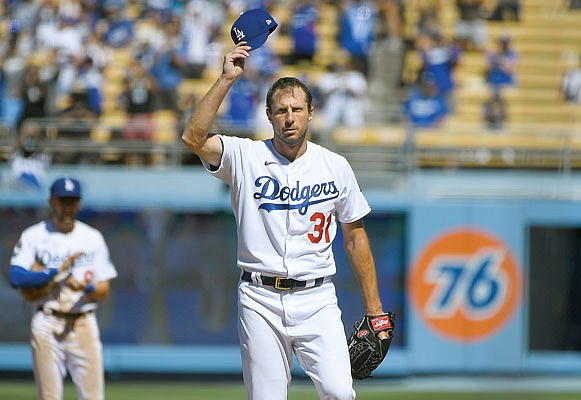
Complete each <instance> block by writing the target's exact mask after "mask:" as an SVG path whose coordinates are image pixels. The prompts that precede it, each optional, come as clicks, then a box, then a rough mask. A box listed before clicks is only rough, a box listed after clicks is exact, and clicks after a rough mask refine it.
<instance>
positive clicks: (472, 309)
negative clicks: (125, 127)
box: [0, 167, 581, 375]
mask: <svg viewBox="0 0 581 400" xmlns="http://www.w3.org/2000/svg"><path fill="white" fill-rule="evenodd" d="M0 172H2V173H3V175H4V176H5V174H6V171H0ZM69 172H70V173H71V174H73V175H74V176H76V177H78V178H79V179H80V180H81V182H82V183H83V184H84V186H85V193H86V195H85V198H84V200H83V211H82V213H81V214H80V218H81V219H83V220H86V221H87V222H89V223H91V224H93V225H95V226H97V227H98V228H99V229H101V230H102V231H103V232H104V234H105V237H106V239H107V241H108V244H109V246H110V248H111V253H112V258H113V261H114V262H115V264H116V265H117V268H118V269H119V271H120V276H119V278H118V279H117V280H115V281H114V282H113V291H112V294H111V297H110V298H109V299H107V300H106V301H105V302H103V304H102V305H101V307H100V309H99V320H100V325H101V331H102V337H103V341H104V344H105V349H104V352H105V365H106V369H107V370H108V371H109V372H113V373H114V372H119V373H122V372H162V373H163V372H166V373H174V372H180V373H238V372H240V358H239V354H238V346H237V338H236V318H235V314H236V309H235V306H236V304H235V303H236V299H235V290H236V283H237V277H238V272H237V269H236V268H235V267H234V266H233V265H234V259H235V232H234V229H235V225H234V221H233V218H232V215H231V212H230V209H229V195H228V192H227V190H226V188H225V187H224V185H223V184H222V183H221V182H219V181H218V180H216V179H213V178H212V177H210V176H209V175H208V174H206V173H205V172H203V171H200V170H199V169H198V168H195V167H194V168H191V169H182V170H175V171H174V170H169V169H167V170H166V169H160V170H135V171H131V170H129V171H124V172H123V173H119V171H118V170H113V169H108V168H91V169H82V168H80V169H77V170H74V171H66V170H63V169H58V168H54V169H52V170H51V171H50V178H53V177H55V176H59V175H62V174H65V173H69ZM364 191H365V193H366V195H367V197H368V199H369V202H370V204H371V206H372V208H373V212H372V214H371V215H370V216H369V217H368V218H367V220H366V227H367V229H368V233H369V236H370V240H371V244H372V249H373V251H374V255H375V258H376V263H377V270H378V278H379V283H380V292H381V296H382V300H383V302H384V305H385V307H386V309H389V310H392V311H395V312H396V313H397V314H398V319H397V336H396V339H395V340H394V343H393V348H392V349H391V350H390V354H389V356H388V359H387V361H386V362H384V363H383V364H382V366H381V367H380V369H379V370H378V372H377V374H378V375H407V374H415V373H434V372H436V373H441V372H471V373H481V372H482V373H500V372H508V373H532V372H576V373H579V372H581V324H580V323H579V321H581V318H578V315H581V305H579V306H577V304H581V302H577V300H578V297H576V296H577V295H576V293H577V292H578V291H579V290H578V288H579V287H581V279H580V277H579V276H580V275H581V274H578V273H577V271H578V270H580V269H581V268H579V265H580V264H579V262H581V256H580V253H581V239H580V238H581V234H580V233H579V232H581V203H579V201H580V199H581V180H580V178H579V177H577V176H575V175H557V174H555V173H551V174H542V173H540V174H515V173H508V172H506V173H496V174H491V173H486V172H466V173H421V174H420V173H418V174H416V175H414V176H411V177H410V178H409V179H407V180H405V181H402V182H401V184H400V185H397V188H396V189H393V190H389V191H388V190H378V189H373V190H371V189H365V190H364ZM45 206H46V195H45V194H44V193H25V192H21V191H18V190H15V189H14V188H12V187H9V186H6V185H3V186H2V187H1V188H0V218H2V220H3V224H2V228H0V260H2V264H3V265H4V266H5V267H4V268H3V274H2V275H1V276H0V306H1V307H2V309H3V310H4V312H3V313H2V315H0V342H2V344H1V345H0V369H1V370H30V369H31V361H30V360H31V357H30V350H29V346H28V344H27V340H28V338H27V336H28V333H27V329H28V319H29V313H30V311H29V307H28V305H27V304H25V303H24V302H23V301H22V300H21V299H20V297H19V296H18V293H17V292H16V291H15V290H12V289H11V288H10V287H9V285H8V284H7V268H8V265H7V264H8V262H9V257H10V252H11V250H12V247H13V245H14V242H15V241H16V239H17V235H18V232H19V231H20V230H21V229H22V228H23V227H25V226H27V225H28V224H29V223H32V222H34V221H36V220H38V218H42V217H44V216H45V215H46V207H45ZM337 239H338V240H337V243H338V244H337V245H335V247H334V251H335V254H336V258H337V264H338V273H337V275H336V277H335V279H334V282H335V284H336V286H337V291H338V297H339V302H340V305H341V307H342V309H343V318H344V322H345V325H346V330H347V331H350V330H351V326H352V324H353V322H354V320H355V319H356V318H357V317H358V316H359V315H360V314H361V313H362V310H363V304H362V302H361V299H360V295H359V292H358V289H357V287H356V285H355V283H354V279H353V276H352V273H351V271H350V269H349V266H348V262H347V259H346V255H345V253H344V251H343V249H342V248H341V246H340V243H341V238H340V237H338V238H337ZM330 334H331V333H330ZM296 371H297V372H299V371H298V369H297V370H296Z"/></svg>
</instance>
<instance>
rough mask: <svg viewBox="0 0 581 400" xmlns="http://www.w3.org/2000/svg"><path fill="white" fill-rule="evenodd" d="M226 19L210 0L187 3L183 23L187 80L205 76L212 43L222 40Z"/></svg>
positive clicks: (193, 0) (182, 34)
mask: <svg viewBox="0 0 581 400" xmlns="http://www.w3.org/2000/svg"><path fill="white" fill-rule="evenodd" d="M224 19H225V18H224V13H223V12H222V11H221V9H220V8H219V7H218V6H216V5H215V4H214V3H212V2H210V1H208V0H190V1H189V2H188V3H187V5H186V8H185V12H184V14H183V16H182V22H181V37H182V39H183V45H182V46H183V48H182V54H183V59H184V61H185V70H184V75H185V78H188V79H198V78H201V77H202V76H203V73H204V71H205V69H206V65H207V63H208V61H209V60H208V59H209V58H210V57H209V56H210V55H211V43H212V42H213V41H214V40H216V39H217V38H220V30H221V28H222V25H223V21H224Z"/></svg>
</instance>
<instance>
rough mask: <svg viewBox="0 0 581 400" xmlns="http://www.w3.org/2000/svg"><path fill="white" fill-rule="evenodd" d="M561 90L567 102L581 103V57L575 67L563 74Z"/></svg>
mask: <svg viewBox="0 0 581 400" xmlns="http://www.w3.org/2000/svg"><path fill="white" fill-rule="evenodd" d="M560 89H561V93H562V94H563V99H564V100H565V101H567V102H571V103H581V55H580V57H579V61H578V62H577V64H576V65H575V66H573V67H572V68H569V69H567V70H566V71H565V72H563V79H562V80H561V88H560Z"/></svg>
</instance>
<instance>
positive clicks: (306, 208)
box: [206, 136, 370, 280]
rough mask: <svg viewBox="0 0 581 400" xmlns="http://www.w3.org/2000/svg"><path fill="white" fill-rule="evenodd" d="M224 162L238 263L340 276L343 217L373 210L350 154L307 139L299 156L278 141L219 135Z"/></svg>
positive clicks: (303, 275) (221, 173)
mask: <svg viewBox="0 0 581 400" xmlns="http://www.w3.org/2000/svg"><path fill="white" fill-rule="evenodd" d="M220 138H221V140H222V143H223V153H222V160H221V165H220V166H219V168H218V169H217V170H215V171H213V170H212V169H211V168H210V166H209V165H207V164H206V168H207V169H208V170H209V171H210V172H211V173H212V174H213V175H214V176H216V177H218V178H219V179H221V180H223V181H224V182H225V183H227V184H228V185H229V186H230V189H231V202H232V209H233V211H234V214H235V217H236V222H237V228H238V265H239V266H240V267H241V268H243V269H245V270H248V271H256V272H261V273H265V274H267V275H278V276H286V277H289V278H294V279H300V280H307V279H314V278H318V277H323V276H330V275H334V274H335V271H336V267H335V261H334V258H333V252H332V242H333V239H334V238H335V234H336V233H337V221H339V222H346V223H348V222H354V221H357V220H359V219H360V218H362V217H364V216H365V215H367V214H368V213H369V212H370V208H369V205H368V203H367V201H366V199H365V197H364V196H363V194H362V193H361V190H360V189H359V185H358V183H357V180H356V179H355V175H354V173H353V170H352V169H351V166H350V165H349V163H348V162H347V160H346V159H345V158H344V157H342V156H340V155H338V154H336V153H333V152H331V151H329V150H327V149H325V148H323V147H321V146H319V145H317V144H315V143H312V142H308V143H307V150H306V152H305V154H303V155H302V156H301V157H299V158H297V159H296V160H294V161H293V162H290V161H288V160H287V159H286V158H284V157H282V156H281V155H280V154H278V152H277V151H276V150H275V148H274V146H273V144H272V140H270V139H268V140H264V141H255V140H251V139H243V138H238V137H232V136H220Z"/></svg>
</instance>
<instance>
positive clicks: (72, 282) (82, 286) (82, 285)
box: [66, 275, 91, 291]
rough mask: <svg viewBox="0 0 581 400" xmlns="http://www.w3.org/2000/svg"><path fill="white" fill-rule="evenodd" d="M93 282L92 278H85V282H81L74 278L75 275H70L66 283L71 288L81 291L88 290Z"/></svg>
mask: <svg viewBox="0 0 581 400" xmlns="http://www.w3.org/2000/svg"><path fill="white" fill-rule="evenodd" d="M90 283H91V280H90V279H85V281H84V282H79V281H78V280H76V279H75V278H73V276H72V275H71V276H69V277H68V278H67V280H66V285H67V286H68V287H69V288H71V289H72V290H81V291H86V290H87V286H88V285H89V284H90Z"/></svg>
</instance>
